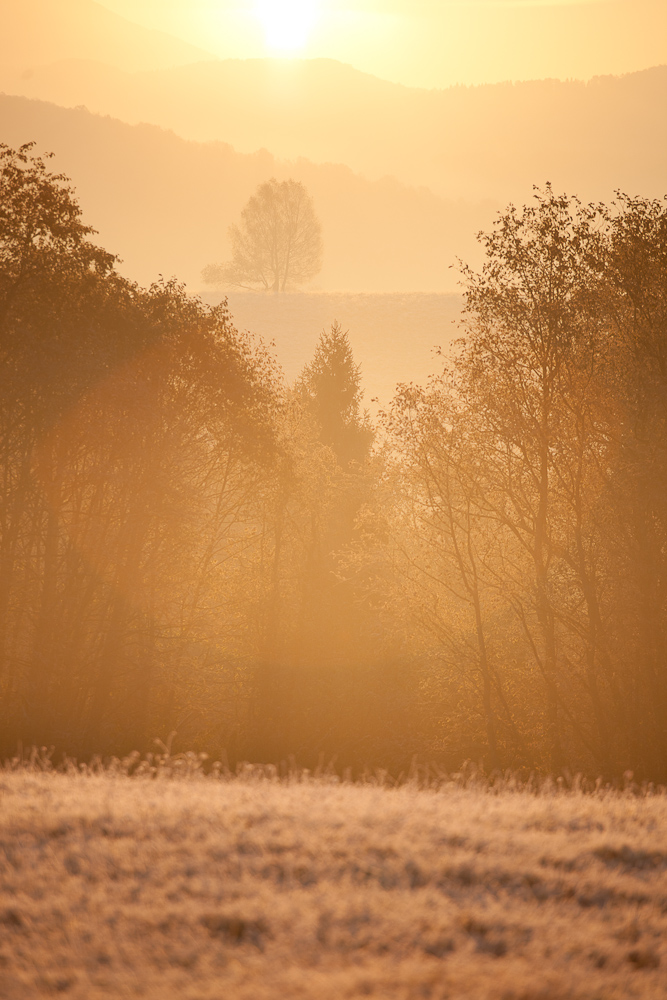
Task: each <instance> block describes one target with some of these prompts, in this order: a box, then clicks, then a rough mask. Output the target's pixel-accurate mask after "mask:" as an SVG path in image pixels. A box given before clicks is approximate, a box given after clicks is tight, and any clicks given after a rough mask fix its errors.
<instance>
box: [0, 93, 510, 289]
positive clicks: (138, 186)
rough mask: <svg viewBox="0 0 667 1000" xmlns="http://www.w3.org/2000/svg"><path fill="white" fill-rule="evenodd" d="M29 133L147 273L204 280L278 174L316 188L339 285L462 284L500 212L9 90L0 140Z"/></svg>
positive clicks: (0, 103) (133, 273)
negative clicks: (251, 201) (462, 268)
mask: <svg viewBox="0 0 667 1000" xmlns="http://www.w3.org/2000/svg"><path fill="white" fill-rule="evenodd" d="M30 140H35V141H36V142H37V143H38V148H39V150H40V151H42V152H44V151H47V150H49V151H53V152H54V153H55V154H56V156H55V160H54V161H53V164H54V167H55V168H56V169H59V170H62V171H64V172H65V173H66V174H68V175H69V176H70V177H71V178H72V180H73V182H74V184H75V186H76V189H77V193H78V197H79V200H80V202H81V205H82V208H83V209H84V213H85V220H86V221H87V222H89V223H90V224H92V225H94V226H95V227H96V228H97V229H98V230H99V233H100V236H99V240H100V242H101V243H102V244H103V245H104V246H105V247H106V248H107V249H109V250H111V251H113V252H115V253H118V254H119V255H120V256H121V257H122V258H123V261H124V263H123V265H122V268H121V269H122V270H123V271H124V272H125V273H126V274H127V275H129V276H130V277H132V278H134V279H136V280H138V281H141V282H142V283H147V282H150V281H153V280H155V279H156V278H157V276H158V274H160V273H162V274H164V275H166V276H169V275H172V274H174V275H176V276H178V277H179V278H180V279H182V280H184V281H186V282H187V283H188V285H189V286H190V287H191V288H192V289H197V288H199V287H200V286H201V281H200V273H201V269H202V268H203V267H204V265H205V264H207V263H211V262H214V261H221V260H225V259H226V258H227V257H228V254H229V249H228V243H227V229H228V227H229V225H230V223H232V222H234V221H237V220H238V217H239V214H240V212H241V209H242V207H243V205H244V204H245V202H246V201H247V199H248V197H249V196H250V194H251V193H252V192H253V191H254V189H255V188H256V186H257V185H258V184H259V183H260V182H262V181H265V180H267V179H268V178H270V177H272V176H276V177H278V178H284V177H288V176H291V177H294V178H296V179H297V180H301V181H303V183H304V184H305V185H306V187H307V188H308V190H309V191H310V192H311V194H312V196H313V199H314V202H315V209H316V211H317V213H318V215H319V217H320V219H321V221H322V224H323V230H324V250H325V252H324V267H323V270H322V272H321V274H320V275H319V276H318V279H317V287H319V288H321V289H324V290H330V291H334V290H335V291H340V290H345V291H359V292H361V291H367V292H417V291H428V292H448V291H454V290H456V288H457V277H458V275H457V273H456V271H455V270H453V269H452V265H454V264H455V263H456V259H457V257H459V258H461V259H464V260H466V261H469V262H471V263H478V262H479V261H480V250H479V247H478V244H477V242H476V240H475V233H476V232H477V231H478V230H479V229H481V228H486V227H488V226H489V225H490V224H491V220H492V218H493V214H494V210H495V206H493V205H492V204H491V203H490V202H487V203H480V204H468V203H464V202H454V201H445V200H443V199H441V198H438V197H437V196H436V195H434V194H432V193H431V192H429V191H427V190H425V189H421V190H418V189H414V188H410V187H407V186H405V185H402V184H400V183H399V182H398V181H395V180H392V179H390V178H385V179H384V180H380V181H374V182H371V181H368V180H365V179H364V178H363V177H360V176H358V175H356V174H354V173H353V172H352V171H351V170H350V169H349V168H347V167H343V166H335V165H331V164H327V165H316V164H313V163H310V162H309V161H307V160H304V159H300V160H297V161H296V162H293V163H289V162H284V161H280V160H277V159H275V158H274V157H273V156H272V155H271V154H270V153H268V152H266V151H265V150H264V151H261V152H258V153H254V154H242V153H236V152H235V151H234V150H233V149H232V148H231V147H230V146H227V145H225V144H223V143H195V142H187V141H185V140H184V139H181V138H179V137H178V136H176V135H174V134H173V133H172V132H167V131H164V130H162V129H159V128H157V127H155V126H152V125H137V126H130V125H126V124H124V123H122V122H120V121H116V120H113V119H111V118H108V117H107V118H104V117H101V116H99V115H93V114H91V113H90V112H88V111H86V110H85V109H65V108H61V107H57V106H56V105H53V104H48V103H45V102H41V101H31V100H27V99H25V98H21V97H7V96H2V95H0V141H1V142H6V143H8V144H9V145H12V146H17V145H20V144H21V143H24V142H28V141H30Z"/></svg>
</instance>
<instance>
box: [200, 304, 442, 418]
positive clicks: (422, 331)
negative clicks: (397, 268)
mask: <svg viewBox="0 0 667 1000" xmlns="http://www.w3.org/2000/svg"><path fill="white" fill-rule="evenodd" d="M203 298H204V299H205V300H206V301H209V302H212V303H213V302H219V301H220V299H221V298H222V296H221V295H220V294H211V293H209V294H206V293H205V294H204V295H203ZM228 301H229V307H230V310H231V313H232V317H233V320H234V324H235V326H237V327H238V328H239V329H241V330H249V331H250V332H251V333H254V334H256V335H258V336H259V337H261V338H262V339H263V340H264V341H265V342H266V343H270V342H271V341H273V342H274V344H275V354H276V357H277V358H278V361H279V362H280V365H281V367H282V368H283V370H284V372H285V375H286V378H287V379H288V381H290V382H291V381H292V380H293V379H295V378H296V377H297V375H298V374H299V372H300V371H301V369H302V368H303V366H304V365H305V364H306V363H307V362H308V361H310V360H311V358H312V356H313V354H314V352H315V346H316V344H317V341H318V338H319V336H320V333H321V332H322V330H324V329H326V330H329V329H330V327H331V324H332V323H333V322H334V320H337V321H338V322H339V323H340V324H341V326H342V327H343V329H344V330H348V331H349V334H350V343H351V345H352V350H353V352H354V356H355V359H356V361H357V362H358V363H359V364H361V375H362V385H363V388H364V391H365V405H366V406H368V407H369V408H370V409H371V410H375V409H376V405H374V404H373V403H372V402H371V400H372V399H373V398H378V399H379V400H380V405H381V406H386V405H387V404H388V403H389V401H390V400H391V399H392V397H393V395H394V392H395V388H396V384H397V383H398V382H417V383H423V382H425V381H426V380H427V378H428V376H429V375H431V374H433V373H434V372H436V371H438V370H439V369H440V367H441V363H440V360H439V358H438V357H437V355H436V353H435V349H436V348H438V347H440V348H443V349H446V348H447V347H448V346H449V345H450V344H451V342H452V340H453V339H455V338H456V337H457V336H460V332H459V330H458V328H457V325H456V321H457V320H458V318H459V317H460V314H461V306H462V299H461V296H459V295H450V294H444V293H443V294H436V293H417V292H415V293H410V294H408V293H405V294H402V293H398V292H397V293H395V294H380V293H376V294H370V293H359V294H353V293H345V292H294V293H291V294H290V293H288V294H283V295H272V294H270V293H268V294H267V293H265V294H259V293H252V292H236V293H231V294H230V295H229V296H228Z"/></svg>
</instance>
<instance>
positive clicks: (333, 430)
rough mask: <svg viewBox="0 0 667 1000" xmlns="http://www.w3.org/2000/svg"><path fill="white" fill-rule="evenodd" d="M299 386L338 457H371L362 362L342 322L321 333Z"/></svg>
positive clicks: (345, 459)
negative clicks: (358, 358)
mask: <svg viewBox="0 0 667 1000" xmlns="http://www.w3.org/2000/svg"><path fill="white" fill-rule="evenodd" d="M299 389H300V390H301V392H302V394H303V396H304V397H305V399H306V400H307V401H308V403H309V406H310V408H311V410H312V412H313V414H314V416H315V419H316V420H317V422H318V425H319V427H320V437H321V440H322V442H323V443H324V444H327V445H329V446H330V447H331V448H332V449H333V451H334V453H335V455H336V458H337V459H338V461H339V462H340V463H341V464H342V465H347V464H348V463H349V462H350V461H353V460H354V461H358V462H363V461H364V459H366V458H368V454H369V452H370V448H371V445H372V443H373V429H372V427H371V424H370V420H369V418H368V414H367V413H362V411H361V399H362V389H361V374H360V366H359V365H357V364H355V361H354V357H353V354H352V348H351V347H350V342H349V340H348V336H347V333H346V332H344V331H343V329H342V328H341V326H340V324H339V323H336V322H335V323H333V325H332V327H331V331H330V332H329V333H326V331H323V332H322V334H321V335H320V340H319V343H318V345H317V350H316V351H315V356H314V358H313V360H312V361H311V362H310V363H309V364H307V365H306V366H305V368H304V370H303V372H302V373H301V377H300V379H299Z"/></svg>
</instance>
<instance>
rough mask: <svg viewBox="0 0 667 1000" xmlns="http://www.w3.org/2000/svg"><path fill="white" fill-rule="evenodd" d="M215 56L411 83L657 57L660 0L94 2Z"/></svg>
mask: <svg viewBox="0 0 667 1000" xmlns="http://www.w3.org/2000/svg"><path fill="white" fill-rule="evenodd" d="M103 4H104V6H106V7H108V8H109V9H111V10H114V11H116V12H117V13H119V14H123V15H124V16H126V17H128V18H130V19H132V20H134V21H136V22H139V23H141V24H144V25H146V26H148V27H156V28H162V29H163V30H165V31H169V32H172V33H174V34H177V35H180V36H181V37H182V38H185V39H187V40H188V41H190V42H193V43H195V44H197V45H200V46H202V47H204V48H206V49H207V50H209V51H211V52H213V53H215V54H216V55H219V56H222V57H232V58H234V57H236V58H247V57H252V56H263V55H267V54H273V55H289V54H290V53H293V54H295V55H300V56H306V57H314V56H329V57H332V58H335V59H340V60H342V61H343V62H349V63H352V64H353V65H354V66H356V67H358V68H359V69H362V70H365V71H367V72H370V73H375V74H376V75H378V76H381V77H384V78H385V79H390V80H395V81H399V82H402V83H406V84H412V85H417V86H427V87H432V86H448V85H450V84H453V83H467V84H470V83H485V82H496V81H499V80H510V79H512V80H525V79H536V78H543V77H556V78H560V79H567V78H573V77H574V78H579V79H588V78H590V77H591V76H595V75H598V74H606V73H625V72H630V71H632V70H637V69H645V68H647V67H649V66H654V65H658V64H664V63H667V0H103Z"/></svg>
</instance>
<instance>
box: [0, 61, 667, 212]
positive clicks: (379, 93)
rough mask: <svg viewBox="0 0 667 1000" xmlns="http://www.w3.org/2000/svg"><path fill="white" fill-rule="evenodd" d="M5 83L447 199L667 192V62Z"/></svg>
mask: <svg viewBox="0 0 667 1000" xmlns="http://www.w3.org/2000/svg"><path fill="white" fill-rule="evenodd" d="M89 58H93V57H92V56H91V57H89ZM0 88H1V89H4V90H5V91H6V92H7V93H13V94H24V95H26V96H30V97H39V98H42V99H47V100H50V101H54V102H56V103H58V104H62V105H67V106H74V105H79V104H85V105H86V106H87V107H88V108H90V109H91V110H93V111H97V112H101V113H104V114H112V115H114V116H115V117H118V118H120V119H122V120H123V121H128V122H133V123H136V122H140V121H149V122H153V123H155V124H158V125H161V126H163V127H165V128H171V129H174V130H175V131H176V132H177V133H178V134H179V135H182V136H184V137H185V138H189V139H196V140H199V141H206V140H213V139H216V140H222V141H224V142H228V143H231V144H232V145H233V146H234V147H235V148H236V149H238V150H241V151H244V152H252V151H254V150H256V149H259V148H262V147H266V148H267V149H270V150H271V151H272V153H273V154H274V155H276V156H278V157H282V158H289V159H292V158H295V157H297V156H305V157H307V158H308V159H310V160H313V161H315V162H318V163H323V162H336V163H345V164H347V165H348V166H349V167H351V168H352V169H353V170H355V171H359V172H361V173H363V174H364V175H366V176H368V177H369V178H374V179H379V178H381V177H384V176H385V175H387V174H389V175H391V176H394V177H397V178H398V179H399V180H400V181H402V182H403V183H407V184H417V185H425V186H427V187H429V188H430V189H432V190H433V191H435V192H436V193H438V194H439V195H441V196H443V197H449V198H452V197H454V198H458V197H462V198H468V199H473V200H478V199H480V198H493V199H496V200H499V201H501V202H506V201H508V200H510V199H513V200H521V201H525V200H527V199H528V198H530V196H531V192H532V185H533V184H538V185H543V184H544V183H545V182H546V181H547V180H549V181H551V182H552V183H553V184H554V185H555V187H556V188H558V189H559V190H561V189H562V190H567V191H568V192H570V193H577V194H579V195H580V197H582V198H584V199H585V200H589V199H603V200H608V199H609V198H610V197H611V196H612V192H613V191H614V190H615V189H617V188H622V189H624V190H626V191H628V192H630V193H632V194H644V195H651V196H660V195H663V194H664V193H665V191H666V190H667V181H666V180H665V177H667V112H666V110H665V109H666V108H667V66H661V67H657V68H655V69H651V70H646V71H643V72H638V73H633V74H629V75H627V76H623V77H599V78H597V79H594V80H591V81H590V82H589V83H582V82H578V81H573V80H571V81H567V82H560V81H556V80H541V81H533V82H526V83H516V84H512V83H504V84H495V85H488V86H480V87H451V88H449V89H446V90H432V91H427V90H419V89H414V88H408V87H403V86H400V85H398V84H394V83H389V82H387V81H384V80H379V79H377V78H376V77H373V76H370V75H368V74H365V73H361V72H359V71H358V70H355V69H353V68H352V67H351V66H347V65H343V64H341V63H337V62H335V61H333V60H326V59H313V60H296V59H295V60H270V59H249V60H218V61H211V62H197V63H196V64H193V65H188V66H181V67H177V68H173V69H168V70H162V71H155V72H137V73H127V72H122V71H120V70H118V69H111V68H109V67H106V66H102V65H100V64H99V63H95V62H90V61H89V62H61V63H59V64H57V65H50V66H43V67H38V68H35V70H34V73H33V75H32V76H31V77H30V78H29V79H23V78H22V77H21V76H20V75H19V74H18V73H15V72H14V73H11V72H8V71H5V72H0Z"/></svg>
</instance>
